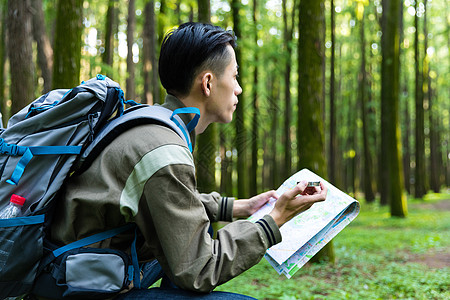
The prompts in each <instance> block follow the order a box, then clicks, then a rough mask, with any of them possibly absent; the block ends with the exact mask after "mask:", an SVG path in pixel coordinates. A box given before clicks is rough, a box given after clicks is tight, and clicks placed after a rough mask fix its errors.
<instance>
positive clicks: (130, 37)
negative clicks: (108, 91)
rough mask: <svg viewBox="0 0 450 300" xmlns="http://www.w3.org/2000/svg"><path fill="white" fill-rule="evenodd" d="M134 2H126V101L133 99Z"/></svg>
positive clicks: (134, 96)
mask: <svg viewBox="0 0 450 300" xmlns="http://www.w3.org/2000/svg"><path fill="white" fill-rule="evenodd" d="M135 10H136V9H135V0H128V26H127V48H128V53H127V73H128V76H127V80H126V82H127V89H126V99H135V98H136V93H135V85H134V81H135V74H134V73H135V72H134V69H135V67H134V61H133V44H134V31H135V29H136V11H135Z"/></svg>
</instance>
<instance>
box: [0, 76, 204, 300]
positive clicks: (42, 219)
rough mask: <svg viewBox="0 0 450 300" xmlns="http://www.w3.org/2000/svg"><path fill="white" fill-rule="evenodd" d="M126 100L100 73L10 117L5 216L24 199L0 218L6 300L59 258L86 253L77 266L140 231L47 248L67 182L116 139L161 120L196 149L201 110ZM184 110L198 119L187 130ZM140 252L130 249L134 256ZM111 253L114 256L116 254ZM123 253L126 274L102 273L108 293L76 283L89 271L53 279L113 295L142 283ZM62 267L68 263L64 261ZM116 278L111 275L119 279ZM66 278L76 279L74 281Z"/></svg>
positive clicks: (0, 146) (74, 293) (2, 136)
mask: <svg viewBox="0 0 450 300" xmlns="http://www.w3.org/2000/svg"><path fill="white" fill-rule="evenodd" d="M124 102H125V101H124V98H123V91H122V90H121V89H120V86H119V85H118V84H117V83H116V82H114V81H112V80H111V79H109V78H107V77H105V76H103V75H97V77H96V78H93V79H91V80H88V81H86V82H83V83H82V84H81V85H79V86H77V87H75V88H73V89H70V90H64V89H59V90H54V91H51V92H49V93H47V94H45V95H43V96H41V97H40V98H38V99H36V100H35V101H34V102H32V103H31V104H30V105H28V106H27V107H25V108H24V109H22V110H21V111H20V112H18V113H17V114H15V115H14V116H13V117H11V119H10V120H9V122H8V126H7V128H6V129H3V128H2V129H0V174H1V179H0V211H1V210H3V209H5V207H6V206H7V205H8V204H9V200H10V198H11V196H12V195H13V194H15V195H19V196H22V197H24V198H25V199H26V200H25V204H24V205H23V208H22V210H21V215H20V216H18V217H16V218H12V219H0V299H3V298H4V297H8V296H22V295H25V294H27V293H28V292H29V291H31V289H32V288H33V285H34V283H35V280H36V277H37V275H38V274H39V273H40V272H41V271H42V270H44V269H45V268H46V267H47V266H48V265H49V264H53V263H54V261H55V259H61V257H66V256H67V254H68V253H75V252H76V253H81V254H84V255H80V254H72V256H70V257H69V258H68V259H70V261H74V262H77V263H76V264H72V266H77V265H78V264H79V261H80V260H79V258H81V257H93V255H92V254H86V253H84V252H86V251H85V249H83V247H85V246H87V245H89V244H92V243H94V242H95V241H100V240H103V239H106V238H109V237H112V236H114V235H116V234H118V233H120V232H123V231H125V230H132V228H134V226H133V224H127V225H126V226H124V227H121V228H116V229H112V230H110V231H108V232H99V233H98V234H96V235H94V236H92V237H88V238H86V239H83V240H80V241H77V242H75V243H73V244H69V245H66V246H64V247H61V248H58V249H51V250H50V251H46V247H45V242H46V231H47V229H48V228H49V227H50V226H51V221H52V213H53V210H54V207H55V203H56V201H58V192H59V191H60V189H61V187H62V185H63V184H64V181H65V180H66V179H67V178H68V177H69V176H71V174H73V173H74V172H75V173H77V172H82V171H83V170H85V169H86V168H88V167H89V165H90V163H91V162H92V161H93V160H94V159H95V157H96V156H97V155H98V153H100V151H101V150H102V149H103V148H104V147H105V145H107V144H108V143H110V142H111V141H112V140H114V138H115V137H117V136H118V135H119V134H121V133H122V132H124V131H125V130H127V129H129V128H131V127H133V126H136V125H139V124H145V123H156V124H161V125H164V126H167V127H169V128H171V129H173V130H174V131H175V132H176V133H177V134H178V135H179V136H180V137H181V138H182V139H183V140H184V141H185V142H186V144H187V145H188V146H189V147H190V148H191V142H190V139H189V132H190V131H191V130H192V129H193V128H194V127H195V125H196V122H197V121H198V114H197V113H198V111H197V109H195V108H184V109H181V110H176V111H174V112H172V111H170V110H168V109H165V108H163V107H161V106H148V105H135V106H133V107H131V108H129V109H127V110H124ZM179 113H195V114H197V117H196V118H194V120H193V121H192V122H191V123H190V124H188V126H187V127H186V126H185V124H184V123H183V121H181V118H180V117H179V116H178V114H179ZM191 151H192V150H191ZM133 246H134V245H131V247H133ZM47 250H48V249H47ZM134 250H135V249H134ZM134 250H133V248H132V251H131V252H132V253H135V251H134ZM74 251H75V252H74ZM94 252H95V251H94ZM100 252H101V251H100ZM97 254H103V253H96V255H97ZM77 255H78V256H77ZM105 255H109V256H108V259H111V253H108V254H105ZM94 256H95V255H94ZM121 256H123V254H122V253H121V254H118V255H117V257H115V258H116V261H117V264H116V266H119V267H120V268H121V269H123V276H119V277H120V278H113V279H110V278H108V272H107V271H102V272H103V273H104V274H106V275H104V276H106V278H104V279H103V283H104V282H106V284H105V286H107V287H106V288H102V287H101V284H102V282H100V283H99V287H98V291H95V289H94V291H93V289H92V287H88V288H87V287H84V286H83V282H88V281H89V280H88V279H87V278H80V279H79V278H77V276H80V275H79V274H80V273H81V274H82V273H83V271H81V272H79V270H77V269H73V270H65V271H64V272H63V275H55V274H53V275H54V277H57V276H62V277H64V278H62V279H61V278H55V279H57V282H58V286H59V288H60V290H61V296H64V297H66V296H67V297H81V296H83V297H96V298H102V297H108V296H111V295H114V294H115V293H118V292H119V291H120V290H121V289H122V288H124V287H125V286H127V285H128V284H129V283H130V282H131V281H133V278H134V279H135V280H134V285H135V286H139V275H138V274H139V266H138V264H137V257H132V258H131V260H130V259H129V258H127V257H121ZM77 258H78V260H76V259H77ZM113 260H114V259H113ZM113 260H111V261H113ZM68 261H69V260H68ZM63 263H64V266H65V265H66V261H64V262H63ZM67 265H69V264H68V263H67ZM112 273H117V272H112ZM112 273H111V276H116V277H117V274H112ZM77 274H78V275H77ZM91 275H92V276H97V275H96V274H91ZM66 276H67V277H70V276H71V277H70V279H71V280H70V281H69V280H68V278H65V277H66ZM96 278H98V276H97V277H96ZM77 280H78V281H77ZM114 280H115V282H116V284H115V285H114V284H113V285H112V287H111V284H110V283H108V281H114ZM121 281H122V283H120V282H121ZM80 282H81V283H80Z"/></svg>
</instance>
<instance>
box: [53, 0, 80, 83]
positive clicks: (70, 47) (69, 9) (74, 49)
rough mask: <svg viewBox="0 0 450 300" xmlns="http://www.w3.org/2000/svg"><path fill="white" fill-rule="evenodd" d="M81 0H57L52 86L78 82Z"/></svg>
mask: <svg viewBox="0 0 450 300" xmlns="http://www.w3.org/2000/svg"><path fill="white" fill-rule="evenodd" d="M82 20H83V0H59V2H58V10H57V16H56V32H55V46H54V63H53V88H54V89H56V88H70V87H74V86H77V85H79V84H80V60H81V33H82V30H83V25H82V23H81V21H82Z"/></svg>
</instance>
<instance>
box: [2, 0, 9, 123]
mask: <svg viewBox="0 0 450 300" xmlns="http://www.w3.org/2000/svg"><path fill="white" fill-rule="evenodd" d="M0 7H1V10H0V11H1V13H0V126H1V127H6V124H7V121H8V119H9V118H8V116H9V107H8V106H7V105H6V101H7V100H6V98H7V97H6V91H5V87H6V86H5V78H6V76H5V75H6V74H5V73H6V68H5V65H6V58H7V56H8V55H7V53H8V51H7V49H8V47H7V38H6V27H7V19H8V18H7V17H8V1H7V0H2V1H1V2H0Z"/></svg>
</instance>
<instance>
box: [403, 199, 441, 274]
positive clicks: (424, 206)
mask: <svg viewBox="0 0 450 300" xmlns="http://www.w3.org/2000/svg"><path fill="white" fill-rule="evenodd" d="M410 209H417V210H436V211H450V199H445V200H442V201H439V202H434V203H414V204H412V205H411V207H410ZM409 255H410V257H409V259H408V261H409V262H416V263H420V264H424V265H426V266H428V267H430V268H446V267H450V249H448V248H447V249H441V250H433V251H430V252H429V253H425V254H414V253H411V254H409Z"/></svg>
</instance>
